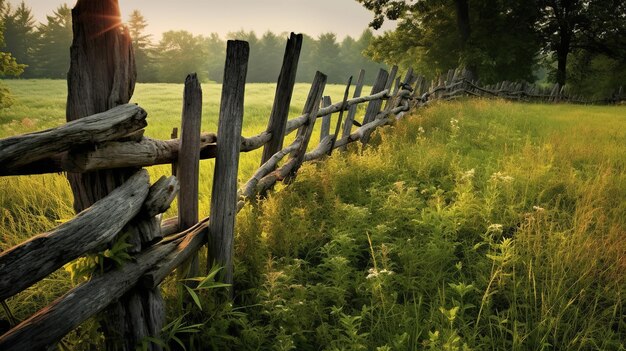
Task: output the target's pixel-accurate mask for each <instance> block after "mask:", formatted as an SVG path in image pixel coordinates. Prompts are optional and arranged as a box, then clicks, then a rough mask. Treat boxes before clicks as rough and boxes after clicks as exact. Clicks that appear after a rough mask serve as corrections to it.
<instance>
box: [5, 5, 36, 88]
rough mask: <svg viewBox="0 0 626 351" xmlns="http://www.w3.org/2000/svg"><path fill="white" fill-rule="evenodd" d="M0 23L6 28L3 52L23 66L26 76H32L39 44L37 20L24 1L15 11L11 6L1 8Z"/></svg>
mask: <svg viewBox="0 0 626 351" xmlns="http://www.w3.org/2000/svg"><path fill="white" fill-rule="evenodd" d="M0 10H1V12H0V22H1V23H2V25H3V27H4V43H3V45H0V48H1V50H2V51H5V52H10V53H11V55H12V56H13V57H15V59H16V60H17V61H18V62H20V63H21V64H23V65H24V66H23V68H24V69H25V76H26V77H28V76H30V67H32V66H33V64H34V58H33V52H34V49H35V46H36V44H37V33H36V30H35V19H34V17H33V14H32V12H31V10H30V8H28V7H27V6H26V4H25V3H24V1H22V2H21V3H20V4H19V5H18V6H17V7H16V8H15V9H13V8H12V7H11V5H10V4H8V5H6V6H3V8H2V7H0Z"/></svg>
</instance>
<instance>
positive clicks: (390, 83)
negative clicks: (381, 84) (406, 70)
mask: <svg viewBox="0 0 626 351" xmlns="http://www.w3.org/2000/svg"><path fill="white" fill-rule="evenodd" d="M397 74H398V66H397V65H394V66H393V67H391V71H390V72H389V76H388V77H387V82H386V83H385V89H386V90H389V93H388V94H389V95H390V96H393V94H395V92H392V88H393V87H394V83H395V82H396V75H397ZM391 100H392V99H391V98H390V99H389V100H387V101H385V107H384V108H383V109H387V107H388V106H389V104H390V103H391ZM363 124H365V123H363Z"/></svg>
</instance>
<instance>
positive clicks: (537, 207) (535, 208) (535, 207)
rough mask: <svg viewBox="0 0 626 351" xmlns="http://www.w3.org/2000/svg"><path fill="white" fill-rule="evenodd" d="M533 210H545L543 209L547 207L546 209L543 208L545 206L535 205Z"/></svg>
mask: <svg viewBox="0 0 626 351" xmlns="http://www.w3.org/2000/svg"><path fill="white" fill-rule="evenodd" d="M533 210H535V211H537V212H543V211H545V210H546V209H545V208H543V207H539V206H533Z"/></svg>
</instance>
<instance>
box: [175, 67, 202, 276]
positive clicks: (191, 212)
mask: <svg viewBox="0 0 626 351" xmlns="http://www.w3.org/2000/svg"><path fill="white" fill-rule="evenodd" d="M201 122H202V87H201V86H200V82H199V81H198V77H197V76H196V74H195V73H193V74H190V75H188V76H187V78H186V79H185V88H184V93H183V111H182V121H181V128H180V130H181V132H180V151H179V152H178V172H177V174H178V181H179V183H180V191H179V193H178V230H179V231H183V230H185V229H188V228H191V227H192V226H193V225H194V224H196V223H198V181H199V176H200V175H199V172H200V129H201ZM187 263H188V265H185V266H187V267H188V270H187V272H186V274H184V275H186V277H187V278H190V277H197V276H198V274H199V273H200V268H199V264H198V255H197V254H195V255H193V256H192V258H191V259H190V260H189V262H187Z"/></svg>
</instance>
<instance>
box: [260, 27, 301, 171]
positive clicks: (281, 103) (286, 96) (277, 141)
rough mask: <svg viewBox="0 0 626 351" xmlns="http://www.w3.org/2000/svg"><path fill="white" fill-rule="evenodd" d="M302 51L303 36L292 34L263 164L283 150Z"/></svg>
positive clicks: (264, 151)
mask: <svg viewBox="0 0 626 351" xmlns="http://www.w3.org/2000/svg"><path fill="white" fill-rule="evenodd" d="M301 49H302V34H294V33H291V35H290V36H289V40H287V46H286V48H285V55H284V57H283V65H282V67H281V69H280V75H279V76H278V84H277V85H276V93H275V95H274V105H273V106H272V113H271V114H270V121H269V124H268V126H267V132H268V133H269V134H270V135H271V136H272V138H271V140H270V141H269V142H268V144H267V145H265V148H264V149H263V157H262V158H261V164H264V163H266V162H267V161H268V160H269V159H270V158H271V157H272V155H274V154H275V153H276V152H278V151H279V150H280V149H282V148H283V138H284V137H285V128H286V127H287V124H286V123H287V118H288V116H289V105H290V104H291V97H292V94H293V87H294V85H295V82H296V73H297V71H298V61H299V58H300V51H301Z"/></svg>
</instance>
